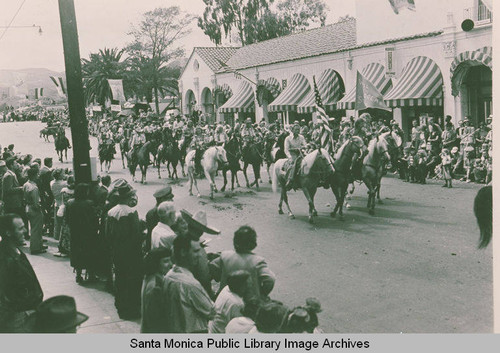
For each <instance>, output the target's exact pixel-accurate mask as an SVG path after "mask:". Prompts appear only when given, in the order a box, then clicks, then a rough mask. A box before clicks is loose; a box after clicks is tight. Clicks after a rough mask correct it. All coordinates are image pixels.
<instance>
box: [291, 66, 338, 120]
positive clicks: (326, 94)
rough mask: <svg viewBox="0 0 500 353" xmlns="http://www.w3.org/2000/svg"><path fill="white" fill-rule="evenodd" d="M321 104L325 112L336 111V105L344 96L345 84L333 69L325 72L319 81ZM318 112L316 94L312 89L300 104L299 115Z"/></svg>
mask: <svg viewBox="0 0 500 353" xmlns="http://www.w3.org/2000/svg"><path fill="white" fill-rule="evenodd" d="M317 86H318V91H319V94H320V97H321V102H322V103H323V107H324V108H325V110H327V111H328V110H330V111H332V110H335V104H336V103H337V102H338V100H339V99H340V98H342V95H343V94H344V91H345V90H344V83H343V82H342V78H341V77H340V76H339V74H338V73H337V72H336V71H335V70H332V69H327V70H325V71H323V73H322V74H321V76H320V77H319V80H318V81H317ZM315 110H316V94H315V92H314V89H312V90H311V91H310V92H309V94H308V95H307V96H306V97H305V98H304V99H303V100H302V101H301V102H300V103H299V105H298V106H297V111H298V112H299V113H312V112H314V111H315Z"/></svg>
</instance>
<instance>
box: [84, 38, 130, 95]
mask: <svg viewBox="0 0 500 353" xmlns="http://www.w3.org/2000/svg"><path fill="white" fill-rule="evenodd" d="M123 53H124V50H123V49H122V50H119V49H118V48H112V49H108V48H104V49H101V50H99V52H97V53H92V54H90V57H89V59H82V74H83V80H84V88H85V100H86V102H87V104H89V103H91V102H94V101H95V102H97V103H99V104H101V105H104V104H105V102H106V100H108V99H109V100H111V89H110V87H109V83H108V79H124V82H125V81H127V75H128V73H127V60H122V56H123ZM124 89H125V88H124ZM125 91H127V90H126V89H125Z"/></svg>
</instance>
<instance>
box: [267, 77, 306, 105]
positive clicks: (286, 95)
mask: <svg viewBox="0 0 500 353" xmlns="http://www.w3.org/2000/svg"><path fill="white" fill-rule="evenodd" d="M310 91H311V85H310V84H309V82H308V81H307V78H306V77H305V76H304V75H302V74H295V75H293V76H292V78H291V79H290V82H289V83H288V85H287V86H286V88H285V89H284V90H283V92H281V94H280V95H279V96H278V98H276V99H275V100H274V101H273V103H272V104H269V106H268V110H269V111H270V112H283V111H293V112H294V111H297V105H298V104H299V103H300V102H301V101H302V100H303V99H304V97H305V96H307V94H308V93H309V92H310Z"/></svg>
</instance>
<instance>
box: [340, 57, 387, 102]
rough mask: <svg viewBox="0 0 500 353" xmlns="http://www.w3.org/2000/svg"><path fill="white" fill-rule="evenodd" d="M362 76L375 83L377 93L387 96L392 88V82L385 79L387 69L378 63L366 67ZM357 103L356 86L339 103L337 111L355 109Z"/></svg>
mask: <svg viewBox="0 0 500 353" xmlns="http://www.w3.org/2000/svg"><path fill="white" fill-rule="evenodd" d="M361 75H363V77H364V78H366V79H367V80H368V81H370V82H371V83H373V85H374V86H375V88H376V89H377V91H379V92H380V93H382V96H383V95H384V94H386V93H387V92H388V91H389V90H390V89H391V88H392V80H391V79H390V78H386V77H385V68H384V66H383V65H381V64H378V63H371V64H369V65H368V66H366V67H365V68H364V69H363V71H361ZM355 103H356V86H354V87H353V88H352V89H351V90H350V91H349V93H347V94H346V95H345V96H344V98H342V99H341V100H340V101H338V102H337V109H354V106H355Z"/></svg>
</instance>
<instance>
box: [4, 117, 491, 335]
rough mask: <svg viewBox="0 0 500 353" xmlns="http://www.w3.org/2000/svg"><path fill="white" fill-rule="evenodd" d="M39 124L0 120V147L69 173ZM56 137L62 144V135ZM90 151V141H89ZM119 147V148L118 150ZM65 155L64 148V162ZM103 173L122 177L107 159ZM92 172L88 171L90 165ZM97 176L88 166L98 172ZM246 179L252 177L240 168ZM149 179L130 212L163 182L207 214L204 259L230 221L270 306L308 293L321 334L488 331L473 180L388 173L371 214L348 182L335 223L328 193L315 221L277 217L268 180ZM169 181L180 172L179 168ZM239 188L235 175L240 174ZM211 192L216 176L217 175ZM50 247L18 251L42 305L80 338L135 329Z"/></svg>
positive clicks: (302, 203)
mask: <svg viewBox="0 0 500 353" xmlns="http://www.w3.org/2000/svg"><path fill="white" fill-rule="evenodd" d="M43 126H44V124H42V123H40V122H16V123H2V124H0V145H1V146H2V147H6V146H7V145H9V144H11V143H13V144H15V151H16V152H20V153H21V154H27V153H30V154H32V155H34V156H35V157H39V158H42V159H43V158H44V157H47V156H50V157H53V159H54V167H64V168H72V165H71V163H69V162H65V163H63V164H61V163H59V162H58V161H57V156H56V152H55V150H54V144H53V142H50V143H47V142H44V140H43V139H41V138H40V137H39V131H40V129H42V128H43ZM67 136H68V137H70V133H69V130H68V132H67ZM51 141H53V139H52V138H51ZM91 145H92V150H91V156H95V155H96V154H97V142H96V140H95V139H94V138H91ZM117 150H118V146H117ZM71 154H72V150H70V151H69V152H68V157H69V158H70V160H71ZM116 158H118V159H115V160H114V161H113V164H112V167H111V173H110V175H111V177H112V179H113V180H114V179H116V178H125V179H127V180H128V181H131V177H130V175H129V173H128V170H125V169H123V168H122V164H121V160H120V159H119V156H118V154H117V155H116ZM98 168H99V167H98ZM98 170H99V169H98ZM249 174H250V176H249V179H250V180H253V175H251V173H249ZM162 175H163V179H161V180H160V179H158V177H157V174H156V170H155V169H153V168H151V167H150V168H149V170H148V175H147V184H145V185H141V184H140V183H134V184H133V185H134V187H136V189H137V194H138V198H139V204H138V211H139V215H140V216H141V217H144V216H145V214H146V212H147V211H148V210H149V209H150V208H151V207H153V206H154V198H153V196H152V194H153V192H154V191H155V190H156V189H158V188H159V187H160V186H162V185H165V184H166V183H167V184H170V185H171V186H172V188H173V193H174V195H175V198H174V203H175V206H176V208H177V210H180V209H183V208H184V209H187V210H188V211H190V212H196V211H197V210H199V209H203V210H204V211H206V212H207V218H208V220H209V223H210V224H211V225H213V226H214V227H216V228H218V229H220V230H221V231H222V232H221V234H220V235H219V236H210V235H206V234H205V235H204V238H205V239H209V240H210V242H209V245H208V249H207V250H208V252H217V251H221V250H225V249H231V248H232V236H233V233H234V231H235V230H236V229H237V228H238V227H239V226H241V225H244V224H248V225H250V226H252V227H254V228H255V229H256V231H257V235H258V238H257V242H258V246H257V248H256V250H255V252H256V253H258V254H259V255H262V256H263V257H264V258H265V259H266V260H267V262H268V264H269V267H270V269H271V270H272V271H273V272H274V273H275V274H276V276H277V280H276V285H275V288H274V290H273V292H272V293H271V296H272V298H273V299H276V300H280V301H282V302H284V303H285V304H287V305H288V306H290V307H294V306H298V305H303V304H304V303H305V299H306V298H308V297H316V298H318V299H319V301H320V302H321V305H322V308H323V312H322V313H321V314H319V320H320V327H321V328H322V329H323V330H324V331H325V332H332V333H346V332H351V333H399V332H403V333H490V332H492V331H493V284H492V248H491V247H489V248H487V249H486V250H481V251H480V250H477V248H476V245H477V240H478V237H479V231H478V228H477V225H476V221H475V218H474V214H473V212H472V203H473V199H474V196H475V194H476V193H477V191H478V190H479V188H480V187H481V185H478V184H467V183H464V182H455V184H454V188H453V189H448V188H442V187H441V185H442V181H436V180H429V181H428V184H427V185H420V184H410V183H405V182H403V181H402V180H400V179H398V178H397V176H395V175H389V176H387V177H385V178H383V179H382V189H381V195H382V200H383V204H381V205H380V204H377V205H376V208H375V216H370V215H369V214H368V212H367V210H366V200H367V195H366V187H365V186H364V185H358V184H357V185H356V191H355V193H354V195H353V198H352V201H351V203H352V209H350V210H346V211H345V221H343V222H342V221H340V220H338V219H332V218H331V217H330V216H329V213H330V211H331V210H332V207H333V206H334V202H335V198H334V196H333V194H332V192H331V190H324V189H320V190H318V193H317V195H316V202H315V203H316V208H317V210H318V217H316V218H315V223H314V224H313V225H311V224H309V223H308V220H307V213H308V208H307V202H306V200H305V198H304V195H303V194H302V192H300V191H298V192H293V191H292V192H290V193H289V202H290V206H291V208H292V211H293V212H294V214H295V216H296V219H295V220H291V219H288V217H287V216H286V215H279V214H278V201H279V194H273V192H272V190H271V185H270V184H268V182H267V180H268V178H267V173H266V172H265V171H263V172H262V178H263V181H264V183H263V184H262V187H261V189H260V190H258V191H257V190H256V189H255V188H246V187H241V188H237V189H236V190H235V191H234V192H225V193H221V192H219V193H217V194H216V195H215V199H214V200H213V201H212V200H210V199H209V198H208V192H209V186H208V182H207V181H206V180H202V181H200V182H199V184H198V185H199V188H200V192H201V193H202V196H201V197H200V198H197V197H195V196H188V185H187V178H181V179H179V180H178V181H172V180H170V179H167V178H166V177H167V172H166V170H163V171H162ZM179 175H182V174H181V173H180V167H179ZM239 179H240V184H241V185H242V186H243V185H244V177H243V174H242V173H240V174H239ZM216 182H217V185H218V187H219V189H220V187H221V186H222V178H221V176H220V175H219V177H217V179H216ZM47 244H48V245H49V252H48V253H46V254H43V255H40V256H31V255H29V252H27V251H26V248H25V249H24V250H25V252H27V256H28V258H29V260H30V262H31V264H32V265H33V268H34V270H35V272H36V273H37V276H38V278H39V280H40V283H41V285H42V289H43V290H44V293H45V296H44V297H45V298H49V297H51V296H54V295H58V294H67V295H72V296H74V297H75V299H76V303H77V308H78V310H80V311H82V312H84V313H86V314H87V315H89V316H90V319H89V320H88V321H87V322H86V323H84V325H83V326H82V327H81V328H80V329H79V332H80V333H90V332H92V333H97V332H99V333H101V332H102V333H108V332H109V333H111V332H130V333H131V332H139V324H138V323H137V322H130V321H123V320H120V319H119V318H118V315H117V313H116V310H115V307H114V304H113V303H114V299H113V297H112V296H111V294H109V293H107V292H105V291H104V283H97V284H94V285H90V284H89V285H83V286H82V285H78V284H76V283H75V281H74V274H73V273H72V269H71V267H70V266H69V260H68V259H64V258H63V259H61V258H57V257H54V256H53V255H52V254H51V253H54V252H56V251H57V244H56V243H55V241H54V240H51V239H50V238H49V240H48V243H47Z"/></svg>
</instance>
